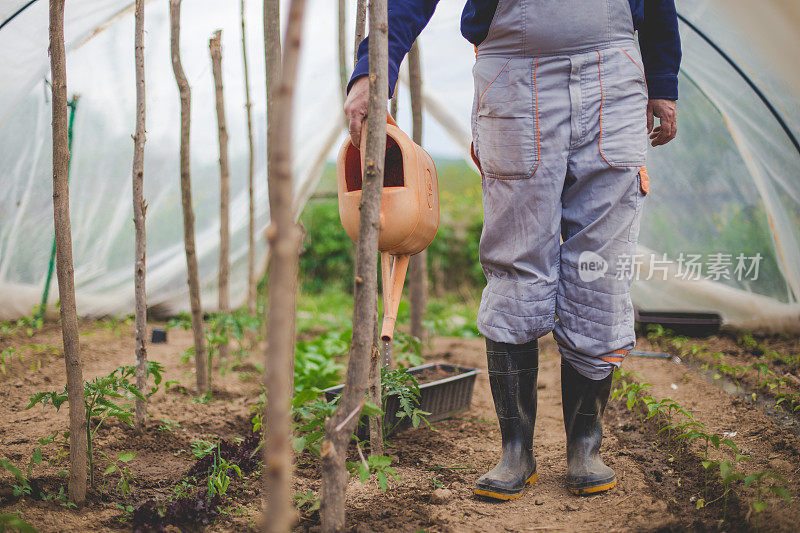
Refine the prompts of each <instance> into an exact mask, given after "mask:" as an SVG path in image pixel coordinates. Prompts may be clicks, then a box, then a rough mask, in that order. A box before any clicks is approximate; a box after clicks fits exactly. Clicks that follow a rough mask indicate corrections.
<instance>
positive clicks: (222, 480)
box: [206, 447, 242, 498]
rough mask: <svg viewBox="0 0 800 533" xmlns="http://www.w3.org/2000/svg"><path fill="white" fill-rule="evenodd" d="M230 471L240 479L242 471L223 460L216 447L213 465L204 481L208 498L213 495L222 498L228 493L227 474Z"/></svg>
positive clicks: (229, 480)
mask: <svg viewBox="0 0 800 533" xmlns="http://www.w3.org/2000/svg"><path fill="white" fill-rule="evenodd" d="M230 471H233V473H235V474H236V475H237V476H239V477H240V478H241V477H242V470H241V468H239V465H236V464H233V463H229V462H228V461H226V460H225V459H223V458H222V455H221V452H220V450H219V447H217V450H216V453H215V454H214V464H213V467H212V470H211V473H210V474H209V476H208V480H207V481H206V486H207V487H208V497H209V498H211V497H213V496H214V495H220V496H224V495H225V494H227V493H228V487H229V486H230V483H231V476H230V474H229V473H228V472H230Z"/></svg>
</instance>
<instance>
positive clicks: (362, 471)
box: [358, 463, 369, 483]
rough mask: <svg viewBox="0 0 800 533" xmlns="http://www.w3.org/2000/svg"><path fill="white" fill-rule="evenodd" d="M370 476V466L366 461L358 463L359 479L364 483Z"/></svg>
mask: <svg viewBox="0 0 800 533" xmlns="http://www.w3.org/2000/svg"><path fill="white" fill-rule="evenodd" d="M368 478H369V468H367V467H366V466H364V463H358V479H359V480H360V481H361V483H364V482H365V481H366V480H367V479H368Z"/></svg>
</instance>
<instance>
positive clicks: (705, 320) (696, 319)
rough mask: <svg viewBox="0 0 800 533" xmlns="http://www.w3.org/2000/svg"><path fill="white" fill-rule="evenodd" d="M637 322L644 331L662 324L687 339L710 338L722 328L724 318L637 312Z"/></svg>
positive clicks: (706, 314)
mask: <svg viewBox="0 0 800 533" xmlns="http://www.w3.org/2000/svg"><path fill="white" fill-rule="evenodd" d="M636 322H638V323H639V325H640V327H641V328H642V330H644V329H645V328H646V326H647V324H661V326H663V327H664V328H666V329H671V330H672V331H674V332H675V333H678V334H680V335H686V336H687V337H708V336H709V335H714V334H715V333H717V332H718V331H719V328H720V326H722V317H721V316H720V315H719V314H717V313H694V312H687V311H636Z"/></svg>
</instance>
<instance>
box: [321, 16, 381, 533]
mask: <svg viewBox="0 0 800 533" xmlns="http://www.w3.org/2000/svg"><path fill="white" fill-rule="evenodd" d="M387 47H388V23H387V5H386V0H372V1H371V2H370V39H369V57H370V72H369V108H368V112H367V121H366V148H365V154H364V155H365V158H364V163H365V164H364V178H363V180H362V182H363V188H362V191H361V205H360V206H359V209H360V211H361V213H360V225H359V235H358V245H357V254H356V265H355V294H354V302H353V303H354V310H353V341H352V345H351V348H350V359H349V361H348V364H347V376H346V378H345V387H344V390H343V392H342V397H341V399H340V400H339V405H338V407H337V408H336V412H335V413H334V415H333V417H332V418H331V419H329V420H328V421H327V422H326V424H325V441H324V442H323V445H322V457H321V461H322V507H321V509H320V516H321V520H322V531H324V532H338V531H343V530H344V527H345V512H344V510H345V489H346V487H347V479H348V475H347V470H346V469H345V467H344V462H345V454H346V452H347V445H348V444H349V442H350V436H351V435H352V434H353V430H354V429H355V426H356V423H357V422H358V418H359V417H358V416H354V417H353V418H352V419H351V420H350V421H349V422H348V423H346V424H341V426H340V423H342V421H343V420H344V419H345V418H346V416H347V415H348V413H350V412H351V411H353V410H354V409H355V408H357V407H358V405H359V403H360V402H362V401H363V398H364V394H365V393H366V388H367V379H368V378H369V364H370V353H371V350H372V347H373V343H374V324H375V318H376V315H377V312H378V309H377V294H378V292H377V291H378V280H377V277H378V273H377V265H376V260H377V255H378V231H379V229H380V228H379V226H380V223H379V218H378V217H379V213H380V205H381V194H382V189H383V166H384V158H385V155H386V153H385V152H386V100H387V98H388V87H387V85H388V82H387V79H388V63H387V61H388V57H387V56H388V52H387Z"/></svg>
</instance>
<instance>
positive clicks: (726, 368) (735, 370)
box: [713, 363, 747, 389]
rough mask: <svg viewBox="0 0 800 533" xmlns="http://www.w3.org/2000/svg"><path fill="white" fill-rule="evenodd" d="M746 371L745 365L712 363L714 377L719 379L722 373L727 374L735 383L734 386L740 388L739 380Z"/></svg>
mask: <svg viewBox="0 0 800 533" xmlns="http://www.w3.org/2000/svg"><path fill="white" fill-rule="evenodd" d="M746 373H747V367H746V366H742V365H737V366H731V365H726V364H724V363H718V364H716V365H714V376H713V377H714V379H721V378H722V376H723V375H727V376H729V377H730V378H731V379H733V382H734V383H735V384H736V388H737V389H739V388H741V385H740V383H739V381H740V380H741V379H742V378H743V377H744V375H745V374H746Z"/></svg>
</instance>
